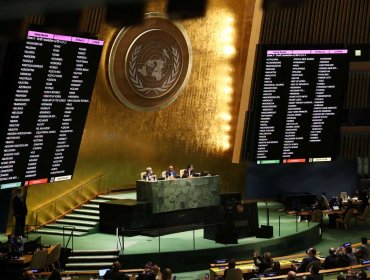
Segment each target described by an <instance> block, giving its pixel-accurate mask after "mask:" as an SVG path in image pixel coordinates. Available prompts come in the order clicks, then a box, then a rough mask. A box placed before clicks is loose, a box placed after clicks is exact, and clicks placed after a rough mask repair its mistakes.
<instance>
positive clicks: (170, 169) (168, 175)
mask: <svg viewBox="0 0 370 280" xmlns="http://www.w3.org/2000/svg"><path fill="white" fill-rule="evenodd" d="M176 176H177V172H176V171H175V170H174V169H173V166H172V165H170V166H169V167H168V170H167V171H166V179H168V178H175V177H176Z"/></svg>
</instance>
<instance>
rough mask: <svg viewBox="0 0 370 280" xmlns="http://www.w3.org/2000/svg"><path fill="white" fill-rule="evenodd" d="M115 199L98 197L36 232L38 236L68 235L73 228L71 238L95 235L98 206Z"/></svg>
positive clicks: (107, 196) (112, 197)
mask: <svg viewBox="0 0 370 280" xmlns="http://www.w3.org/2000/svg"><path fill="white" fill-rule="evenodd" d="M114 199H117V198H115V197H114V196H112V195H99V196H98V197H97V198H96V199H91V200H90V201H89V202H88V203H86V204H83V205H82V207H81V208H80V209H75V210H74V211H73V212H72V213H70V214H66V215H65V216H64V217H63V218H62V219H59V220H56V222H55V223H52V224H47V225H45V226H44V227H42V228H39V229H37V230H36V232H37V233H40V234H54V235H63V228H64V234H66V235H70V234H71V232H72V228H74V231H73V236H77V237H80V236H85V235H88V234H92V233H96V232H98V230H99V204H100V203H102V202H107V201H110V200H114Z"/></svg>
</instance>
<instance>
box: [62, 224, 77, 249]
mask: <svg viewBox="0 0 370 280" xmlns="http://www.w3.org/2000/svg"><path fill="white" fill-rule="evenodd" d="M65 228H66V229H68V228H69V229H72V231H71V233H70V234H69V238H68V240H67V244H66V243H65V240H64V236H65V233H64V229H65ZM75 229H76V227H74V226H63V247H64V248H67V247H68V245H69V241H71V239H72V248H71V249H72V252H73V232H74V230H75Z"/></svg>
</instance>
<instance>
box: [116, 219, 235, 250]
mask: <svg viewBox="0 0 370 280" xmlns="http://www.w3.org/2000/svg"><path fill="white" fill-rule="evenodd" d="M224 224H225V223H212V224H202V223H199V224H194V225H187V226H186V231H185V232H184V231H183V230H176V229H183V228H184V226H172V227H166V228H163V227H162V228H140V229H130V230H127V229H124V228H116V239H117V249H119V247H118V244H120V245H121V247H120V248H121V250H123V251H125V248H126V249H129V247H130V246H128V248H127V246H125V236H135V235H138V234H139V235H143V236H147V235H148V233H149V232H150V234H149V235H148V236H151V237H146V238H145V240H146V241H155V240H157V242H158V243H157V245H155V244H154V243H151V244H150V246H149V247H147V248H146V250H149V251H153V252H159V253H160V252H163V250H162V249H163V244H164V247H165V250H164V251H167V250H168V248H169V247H171V246H172V245H171V242H172V240H171V241H170V242H167V241H168V240H167V239H166V238H167V237H168V236H167V235H168V234H169V232H168V231H170V233H179V232H182V234H183V236H184V239H185V240H191V241H190V242H189V244H188V245H189V249H193V250H195V249H200V248H199V246H198V248H197V244H196V240H198V241H199V244H200V243H202V240H204V238H203V228H205V227H207V226H218V225H224ZM197 230H199V231H200V232H197ZM186 234H190V235H191V237H190V238H189V237H185V235H186ZM163 239H164V240H165V242H163ZM169 239H172V238H171V237H169ZM130 242H131V241H129V242H128V243H129V244H130ZM176 242H180V241H179V240H177V241H176ZM181 242H182V241H181ZM209 242H212V243H213V242H215V241H214V240H213V239H209ZM162 243H163V244H162ZM203 243H204V242H203ZM182 244H183V245H184V243H183V242H182ZM223 244H224V245H225V246H227V245H228V244H226V243H223ZM148 245H149V244H148Z"/></svg>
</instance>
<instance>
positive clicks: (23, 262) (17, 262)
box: [9, 245, 56, 265]
mask: <svg viewBox="0 0 370 280" xmlns="http://www.w3.org/2000/svg"><path fill="white" fill-rule="evenodd" d="M55 246H56V245H53V246H50V247H49V248H44V249H43V250H48V254H50V253H51V251H53V249H54V247H55ZM32 256H33V255H32V254H25V255H23V256H22V257H20V258H18V259H10V260H9V263H10V264H15V265H26V264H29V263H30V262H31V260H32Z"/></svg>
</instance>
